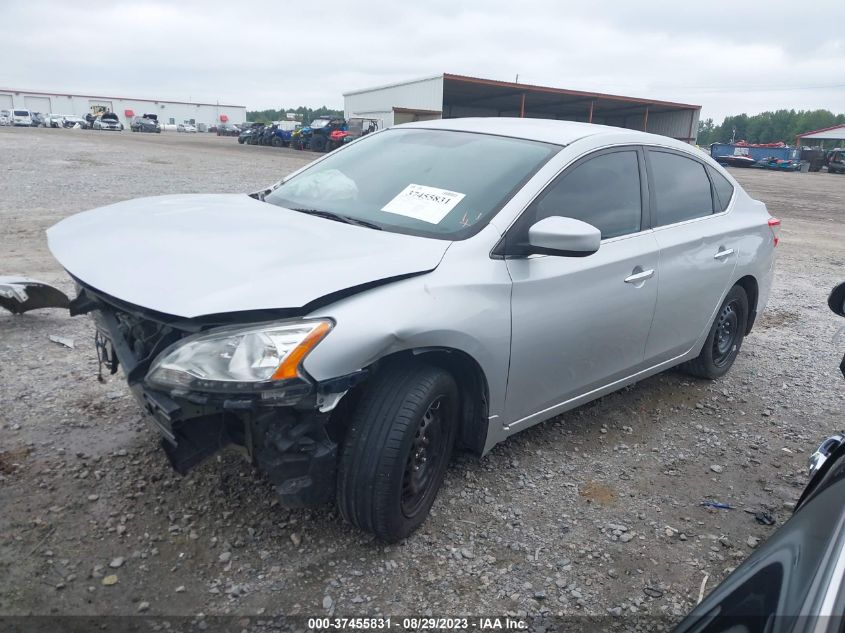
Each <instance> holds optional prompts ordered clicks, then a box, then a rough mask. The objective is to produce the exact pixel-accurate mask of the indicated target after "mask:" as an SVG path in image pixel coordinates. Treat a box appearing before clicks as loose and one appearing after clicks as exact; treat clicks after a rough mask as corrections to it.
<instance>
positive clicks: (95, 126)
mask: <svg viewBox="0 0 845 633" xmlns="http://www.w3.org/2000/svg"><path fill="white" fill-rule="evenodd" d="M0 125H12V126H15V127H49V128H81V129H85V130H87V129H92V130H116V131H120V130H122V129H123V123H121V122H120V119H119V118H118V116H117V115H116V114H115V113H114V112H108V111H106V112H100V113H97V114H94V113H90V112H89V113H88V114H87V115H85V116H84V117H82V116H79V115H77V114H42V113H40V112H33V111H32V110H27V109H15V110H0Z"/></svg>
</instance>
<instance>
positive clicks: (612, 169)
mask: <svg viewBox="0 0 845 633" xmlns="http://www.w3.org/2000/svg"><path fill="white" fill-rule="evenodd" d="M526 214H528V217H529V220H528V221H527V222H526V224H528V225H531V224H534V223H535V222H538V221H539V220H543V219H545V218H547V217H550V216H553V215H559V216H563V217H567V218H575V219H576V220H582V221H583V222H586V223H588V224H592V225H593V226H594V227H596V228H597V229H599V230H600V231H601V237H602V239H608V238H611V237H619V236H620V235H628V234H630V233H636V232H638V231H639V230H640V229H641V226H642V198H641V193H640V164H639V159H638V157H637V152H636V151H635V150H625V151H621V152H613V153H609V154H601V155H599V156H596V157H595V158H591V159H589V160H587V161H585V162H582V163H580V164H578V165H576V166H575V167H573V168H571V169H568V170H566V171H565V172H564V173H563V174H562V175H561V176H560V177H559V178H558V179H557V180H556V181H555V182H553V183H552V184H551V185H550V186H549V187H548V189H546V191H545V192H544V193H542V194H541V195H540V197H539V198H538V199H537V200H536V201H535V202H534V203H533V204H532V205H531V207H529V209H528V210H527V211H526ZM525 229H527V226H526V227H525Z"/></svg>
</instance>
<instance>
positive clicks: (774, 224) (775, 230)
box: [769, 218, 780, 246]
mask: <svg viewBox="0 0 845 633" xmlns="http://www.w3.org/2000/svg"><path fill="white" fill-rule="evenodd" d="M769 228H770V229H771V230H772V235H773V236H774V238H775V246H777V245H778V242H780V238H779V237H778V235H780V220H778V219H777V218H769Z"/></svg>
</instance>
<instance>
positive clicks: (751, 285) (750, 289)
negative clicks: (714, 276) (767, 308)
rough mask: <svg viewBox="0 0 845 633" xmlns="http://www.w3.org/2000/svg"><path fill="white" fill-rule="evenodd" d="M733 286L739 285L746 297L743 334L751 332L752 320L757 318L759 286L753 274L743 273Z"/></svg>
mask: <svg viewBox="0 0 845 633" xmlns="http://www.w3.org/2000/svg"><path fill="white" fill-rule="evenodd" d="M734 286H740V287H741V288H742V289H743V290H745V294H746V296H747V297H748V322H747V323H746V325H745V335H746V336H747V335H748V334H750V333H751V328H752V327H754V321H755V320H756V319H757V300H758V299H759V297H760V286H759V284H758V283H757V279H756V278H755V277H754V276H753V275H745V276H744V277H741V278H739V279H737V281H736V283H734Z"/></svg>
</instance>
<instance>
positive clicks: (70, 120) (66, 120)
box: [62, 114, 91, 130]
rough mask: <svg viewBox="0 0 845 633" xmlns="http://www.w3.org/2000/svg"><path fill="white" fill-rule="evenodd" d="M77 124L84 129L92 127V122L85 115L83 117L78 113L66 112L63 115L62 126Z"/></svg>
mask: <svg viewBox="0 0 845 633" xmlns="http://www.w3.org/2000/svg"><path fill="white" fill-rule="evenodd" d="M77 125H78V126H79V127H80V128H82V129H83V130H87V129H89V128H90V127H91V124H90V123H89V122H88V120H87V119H86V118H85V117H81V116H78V115H76V114H66V115H65V116H64V117H63V121H62V127H66V128H75V127H76V126H77Z"/></svg>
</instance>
